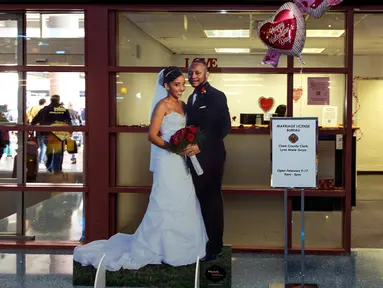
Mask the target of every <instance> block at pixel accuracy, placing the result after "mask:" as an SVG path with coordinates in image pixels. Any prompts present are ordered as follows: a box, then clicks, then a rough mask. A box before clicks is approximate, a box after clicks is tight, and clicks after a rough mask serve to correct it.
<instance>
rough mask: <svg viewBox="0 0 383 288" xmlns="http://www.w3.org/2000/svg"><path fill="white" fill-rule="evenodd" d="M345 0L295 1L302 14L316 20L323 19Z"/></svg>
mask: <svg viewBox="0 0 383 288" xmlns="http://www.w3.org/2000/svg"><path fill="white" fill-rule="evenodd" d="M342 1H343V0H294V2H295V4H296V5H297V7H298V8H299V9H300V10H301V11H302V13H306V14H309V15H311V16H313V17H314V18H320V17H322V16H323V15H324V14H325V13H326V12H327V11H328V10H329V9H330V8H331V7H332V6H335V5H338V4H339V3H341V2H342Z"/></svg>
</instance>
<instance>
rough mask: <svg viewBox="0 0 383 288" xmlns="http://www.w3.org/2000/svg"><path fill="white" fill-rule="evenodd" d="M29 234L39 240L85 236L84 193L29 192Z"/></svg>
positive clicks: (26, 203) (27, 216)
mask: <svg viewBox="0 0 383 288" xmlns="http://www.w3.org/2000/svg"><path fill="white" fill-rule="evenodd" d="M24 201H25V202H24V203H25V208H26V223H25V225H26V235H27V236H33V235H34V236H36V239H38V240H73V241H78V240H80V239H81V237H82V236H83V228H84V226H83V223H84V220H83V215H84V213H83V194H82V193H79V192H65V193H62V192H27V193H24Z"/></svg>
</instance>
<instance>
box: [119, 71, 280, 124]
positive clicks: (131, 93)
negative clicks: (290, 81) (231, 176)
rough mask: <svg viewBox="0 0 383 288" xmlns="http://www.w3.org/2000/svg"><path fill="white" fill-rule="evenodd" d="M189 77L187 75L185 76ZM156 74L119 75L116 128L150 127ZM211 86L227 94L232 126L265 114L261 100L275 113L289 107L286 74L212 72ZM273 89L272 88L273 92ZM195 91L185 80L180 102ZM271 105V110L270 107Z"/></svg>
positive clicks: (270, 111)
mask: <svg viewBox="0 0 383 288" xmlns="http://www.w3.org/2000/svg"><path fill="white" fill-rule="evenodd" d="M185 77H186V78H187V75H186V74H185ZM156 81H157V73H119V74H118V75H117V83H116V85H117V88H116V89H117V95H116V101H117V104H116V105H117V125H128V126H137V125H141V126H143V125H148V124H149V120H150V115H149V113H150V107H151V104H152V100H153V94H154V89H155V85H156ZM209 83H210V84H211V85H212V86H214V87H215V88H217V89H219V90H221V91H223V92H224V93H225V94H226V97H227V102H228V106H229V110H230V115H231V117H236V118H235V120H233V121H232V125H233V126H238V125H239V124H241V123H240V116H241V114H257V113H258V114H263V113H264V111H263V110H262V109H261V106H260V101H261V99H262V98H265V99H264V100H262V101H265V103H266V106H267V105H270V106H271V108H270V110H269V111H268V113H275V110H276V108H277V107H278V106H279V105H286V101H287V77H286V75H283V74H227V73H210V75H209ZM270 87H273V89H271V88H270ZM192 93H193V88H192V87H191V86H190V84H189V83H188V82H187V80H186V90H185V92H184V94H183V96H182V98H181V100H183V101H185V102H187V99H188V97H189V95H191V94H192ZM270 106H268V107H270Z"/></svg>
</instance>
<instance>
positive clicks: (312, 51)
mask: <svg viewBox="0 0 383 288" xmlns="http://www.w3.org/2000/svg"><path fill="white" fill-rule="evenodd" d="M324 49H325V48H303V50H302V54H320V53H322V52H323V51H324Z"/></svg>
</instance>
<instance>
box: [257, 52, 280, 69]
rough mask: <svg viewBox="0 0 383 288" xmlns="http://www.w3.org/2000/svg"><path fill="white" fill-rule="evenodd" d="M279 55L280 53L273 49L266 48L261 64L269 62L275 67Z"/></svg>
mask: <svg viewBox="0 0 383 288" xmlns="http://www.w3.org/2000/svg"><path fill="white" fill-rule="evenodd" d="M279 57H281V53H279V52H278V51H274V50H272V49H270V48H269V50H267V53H266V55H265V57H264V58H263V61H262V64H263V65H265V64H270V65H271V66H273V67H274V68H277V67H278V62H279Z"/></svg>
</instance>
